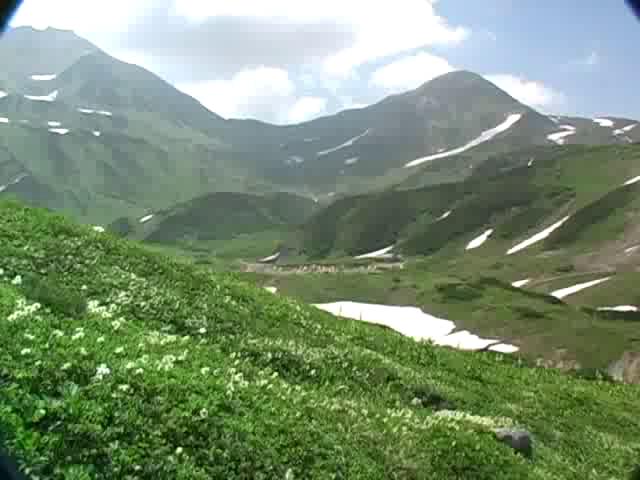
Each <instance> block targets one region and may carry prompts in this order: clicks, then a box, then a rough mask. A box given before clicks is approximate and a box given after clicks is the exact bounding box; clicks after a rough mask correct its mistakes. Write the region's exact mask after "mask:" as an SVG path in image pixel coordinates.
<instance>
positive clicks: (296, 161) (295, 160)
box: [289, 155, 304, 164]
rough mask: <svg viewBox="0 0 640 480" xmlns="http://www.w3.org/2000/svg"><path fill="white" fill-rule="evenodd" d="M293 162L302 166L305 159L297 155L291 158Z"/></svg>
mask: <svg viewBox="0 0 640 480" xmlns="http://www.w3.org/2000/svg"><path fill="white" fill-rule="evenodd" d="M289 158H290V159H291V160H293V161H294V162H295V163H297V164H300V163H302V162H304V158H302V157H299V156H297V155H293V156H291V157H289Z"/></svg>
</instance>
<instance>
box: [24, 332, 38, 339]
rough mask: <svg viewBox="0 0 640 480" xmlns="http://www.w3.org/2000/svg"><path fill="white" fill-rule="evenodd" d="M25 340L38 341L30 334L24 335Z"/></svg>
mask: <svg viewBox="0 0 640 480" xmlns="http://www.w3.org/2000/svg"><path fill="white" fill-rule="evenodd" d="M24 338H26V339H27V340H35V339H36V337H34V336H33V335H31V334H30V333H25V334H24Z"/></svg>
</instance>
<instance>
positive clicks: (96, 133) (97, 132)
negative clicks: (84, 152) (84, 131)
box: [91, 130, 102, 137]
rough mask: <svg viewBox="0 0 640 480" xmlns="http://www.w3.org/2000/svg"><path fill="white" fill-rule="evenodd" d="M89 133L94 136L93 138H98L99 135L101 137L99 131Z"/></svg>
mask: <svg viewBox="0 0 640 480" xmlns="http://www.w3.org/2000/svg"><path fill="white" fill-rule="evenodd" d="M91 133H93V135H94V136H95V137H99V136H100V135H102V132H100V131H99V130H94V131H93V132H91Z"/></svg>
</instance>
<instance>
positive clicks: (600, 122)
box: [593, 118, 613, 127]
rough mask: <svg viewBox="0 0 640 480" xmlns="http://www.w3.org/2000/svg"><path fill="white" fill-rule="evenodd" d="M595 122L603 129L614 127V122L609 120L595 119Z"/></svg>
mask: <svg viewBox="0 0 640 480" xmlns="http://www.w3.org/2000/svg"><path fill="white" fill-rule="evenodd" d="M593 121H594V123H597V124H598V125H600V126H601V127H613V121H611V120H609V119H608V118H594V119H593Z"/></svg>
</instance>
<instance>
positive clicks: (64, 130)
mask: <svg viewBox="0 0 640 480" xmlns="http://www.w3.org/2000/svg"><path fill="white" fill-rule="evenodd" d="M49 131H50V132H51V133H57V134H58V135H66V134H67V133H69V129H68V128H50V129H49Z"/></svg>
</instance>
